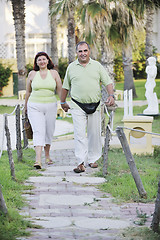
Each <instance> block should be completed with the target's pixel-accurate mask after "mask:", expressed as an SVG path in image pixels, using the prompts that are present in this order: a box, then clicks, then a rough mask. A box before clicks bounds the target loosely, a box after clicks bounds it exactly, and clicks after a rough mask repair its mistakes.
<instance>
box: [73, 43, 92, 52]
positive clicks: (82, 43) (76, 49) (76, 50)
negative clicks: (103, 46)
mask: <svg viewBox="0 0 160 240" xmlns="http://www.w3.org/2000/svg"><path fill="white" fill-rule="evenodd" d="M83 44H87V46H88V48H89V49H90V46H89V44H88V43H87V42H85V41H81V42H79V43H77V45H76V51H77V50H78V46H79V45H83Z"/></svg>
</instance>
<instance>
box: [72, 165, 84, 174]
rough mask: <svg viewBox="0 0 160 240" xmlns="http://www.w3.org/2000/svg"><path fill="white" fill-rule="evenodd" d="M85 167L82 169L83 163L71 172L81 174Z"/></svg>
mask: <svg viewBox="0 0 160 240" xmlns="http://www.w3.org/2000/svg"><path fill="white" fill-rule="evenodd" d="M85 170H86V169H85V167H84V163H81V164H80V165H78V167H76V168H74V169H73V171H74V172H75V173H81V172H85Z"/></svg>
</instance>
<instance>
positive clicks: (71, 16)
mask: <svg viewBox="0 0 160 240" xmlns="http://www.w3.org/2000/svg"><path fill="white" fill-rule="evenodd" d="M78 2H81V1H76V0H59V1H58V2H57V3H55V4H54V5H53V6H52V10H51V15H57V14H60V16H61V18H64V17H65V18H66V16H67V28H68V60H69V63H71V62H73V61H74V60H75V56H76V52H75V8H76V6H77V4H78ZM64 22H65V21H64Z"/></svg>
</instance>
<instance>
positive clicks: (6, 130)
mask: <svg viewBox="0 0 160 240" xmlns="http://www.w3.org/2000/svg"><path fill="white" fill-rule="evenodd" d="M5 133H6V139H7V152H8V157H9V164H10V169H11V176H12V179H13V180H16V176H15V170H14V161H13V156H12V148H11V139H10V132H9V128H8V120H7V115H5Z"/></svg>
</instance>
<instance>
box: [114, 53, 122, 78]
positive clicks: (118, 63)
mask: <svg viewBox="0 0 160 240" xmlns="http://www.w3.org/2000/svg"><path fill="white" fill-rule="evenodd" d="M114 73H115V81H116V82H122V81H124V72H123V61H122V56H121V55H117V56H116V57H115V59H114Z"/></svg>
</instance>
